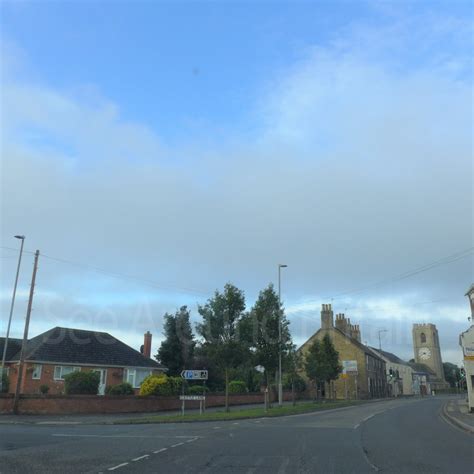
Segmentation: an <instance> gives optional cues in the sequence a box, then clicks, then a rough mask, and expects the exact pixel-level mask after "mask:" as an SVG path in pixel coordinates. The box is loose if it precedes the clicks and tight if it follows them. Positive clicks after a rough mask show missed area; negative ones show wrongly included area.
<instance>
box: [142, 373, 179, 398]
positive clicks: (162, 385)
mask: <svg viewBox="0 0 474 474" xmlns="http://www.w3.org/2000/svg"><path fill="white" fill-rule="evenodd" d="M172 392H173V386H172V382H170V381H169V378H168V377H167V376H166V375H165V374H159V375H149V376H148V377H147V378H146V379H145V380H144V381H143V382H142V384H141V386H140V395H142V396H144V397H147V396H150V395H161V396H167V395H172V394H173V393H172Z"/></svg>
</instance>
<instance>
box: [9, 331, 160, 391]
mask: <svg viewBox="0 0 474 474" xmlns="http://www.w3.org/2000/svg"><path fill="white" fill-rule="evenodd" d="M21 343H22V341H21V339H11V338H10V339H9V340H8V346H7V356H6V364H5V366H6V371H7V375H8V378H9V381H10V387H9V392H10V393H14V391H15V388H16V383H17V378H18V366H19V360H20V351H21ZM4 345H5V338H0V354H1V353H3V347H4ZM150 352H151V334H150V332H147V333H146V334H145V337H144V344H143V346H142V353H141V352H139V351H136V350H135V349H132V348H131V347H130V346H127V345H126V344H124V343H123V342H121V341H119V340H118V339H116V338H115V337H113V336H112V335H110V334H108V333H105V332H97V331H86V330H83V329H70V328H61V327H55V328H53V329H50V330H49V331H46V332H44V333H42V334H39V335H38V336H36V337H34V338H32V339H30V340H29V341H28V344H27V348H26V355H25V367H24V372H23V380H22V387H21V390H20V392H21V393H24V394H35V393H39V392H40V386H41V385H47V386H48V387H49V392H48V393H50V394H62V393H64V376H65V375H67V374H69V373H71V372H74V371H86V370H94V371H97V372H99V373H100V385H99V395H103V394H104V392H105V388H106V387H107V386H108V385H116V384H119V383H122V382H130V383H131V384H132V386H133V387H134V389H135V391H136V392H138V389H139V388H140V384H141V382H142V381H143V379H144V378H145V377H147V376H148V375H150V374H151V373H159V372H163V371H165V370H166V369H165V367H163V366H162V365H160V364H159V363H158V362H156V361H154V360H152V359H151V358H150Z"/></svg>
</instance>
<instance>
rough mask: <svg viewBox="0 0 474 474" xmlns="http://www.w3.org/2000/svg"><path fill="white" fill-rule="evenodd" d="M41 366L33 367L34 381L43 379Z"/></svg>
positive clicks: (32, 375) (32, 376)
mask: <svg viewBox="0 0 474 474" xmlns="http://www.w3.org/2000/svg"><path fill="white" fill-rule="evenodd" d="M42 367H43V366H42V365H41V364H35V365H33V372H32V374H31V378H32V379H33V380H39V379H40V378H41V369H42Z"/></svg>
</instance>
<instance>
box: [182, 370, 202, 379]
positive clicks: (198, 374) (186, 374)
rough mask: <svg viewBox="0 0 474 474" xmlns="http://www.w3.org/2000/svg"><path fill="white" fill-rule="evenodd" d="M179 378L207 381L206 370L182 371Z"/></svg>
mask: <svg viewBox="0 0 474 474" xmlns="http://www.w3.org/2000/svg"><path fill="white" fill-rule="evenodd" d="M181 377H182V378H183V379H186V380H207V370H183V371H182V372H181Z"/></svg>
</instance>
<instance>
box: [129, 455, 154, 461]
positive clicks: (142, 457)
mask: <svg viewBox="0 0 474 474" xmlns="http://www.w3.org/2000/svg"><path fill="white" fill-rule="evenodd" d="M148 457H150V455H149V454H144V455H143V456H139V457H138V458H134V459H132V461H134V462H135V461H140V459H145V458H148Z"/></svg>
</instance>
